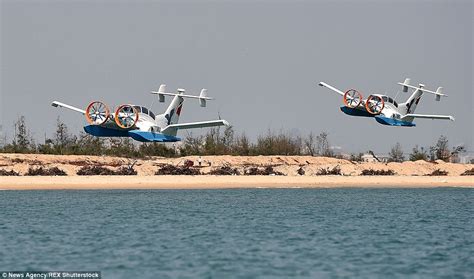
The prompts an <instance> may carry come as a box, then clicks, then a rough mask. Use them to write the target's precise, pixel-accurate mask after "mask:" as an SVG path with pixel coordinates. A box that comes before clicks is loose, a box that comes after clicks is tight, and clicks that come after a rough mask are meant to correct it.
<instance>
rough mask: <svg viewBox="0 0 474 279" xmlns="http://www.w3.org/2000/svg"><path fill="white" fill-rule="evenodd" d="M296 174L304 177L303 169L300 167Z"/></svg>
mask: <svg viewBox="0 0 474 279" xmlns="http://www.w3.org/2000/svg"><path fill="white" fill-rule="evenodd" d="M296 173H298V174H299V175H304V174H305V173H306V172H305V171H304V169H303V168H302V167H300V168H299V169H298V170H297V171H296Z"/></svg>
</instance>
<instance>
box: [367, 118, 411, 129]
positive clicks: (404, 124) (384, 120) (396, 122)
mask: <svg viewBox="0 0 474 279" xmlns="http://www.w3.org/2000/svg"><path fill="white" fill-rule="evenodd" d="M375 120H376V121H377V122H378V123H380V124H383V125H389V126H399V127H415V126H416V125H415V123H412V122H407V121H402V120H398V119H393V118H389V117H383V116H376V117H375Z"/></svg>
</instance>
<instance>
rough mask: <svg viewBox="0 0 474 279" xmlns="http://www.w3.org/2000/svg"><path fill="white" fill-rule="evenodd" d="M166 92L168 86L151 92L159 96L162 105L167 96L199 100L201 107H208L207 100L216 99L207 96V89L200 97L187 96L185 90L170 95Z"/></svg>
mask: <svg viewBox="0 0 474 279" xmlns="http://www.w3.org/2000/svg"><path fill="white" fill-rule="evenodd" d="M165 91H166V85H165V84H162V85H160V88H159V89H158V91H151V94H157V95H158V97H159V100H160V102H161V103H163V102H164V101H165V96H173V97H174V96H180V97H183V98H190V99H199V103H200V104H201V107H205V106H206V101H207V100H214V98H211V97H208V96H207V89H202V90H201V94H199V96H194V95H186V94H184V92H185V90H184V89H178V93H170V92H165Z"/></svg>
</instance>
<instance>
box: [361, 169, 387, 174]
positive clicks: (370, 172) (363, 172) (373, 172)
mask: <svg viewBox="0 0 474 279" xmlns="http://www.w3.org/2000/svg"><path fill="white" fill-rule="evenodd" d="M360 175H395V172H394V171H393V170H374V169H365V170H363V171H362V172H361V174H360Z"/></svg>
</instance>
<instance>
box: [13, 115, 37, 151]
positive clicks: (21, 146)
mask: <svg viewBox="0 0 474 279" xmlns="http://www.w3.org/2000/svg"><path fill="white" fill-rule="evenodd" d="M12 145H13V149H14V152H15V153H29V152H32V151H34V150H35V146H34V142H33V139H32V137H31V135H30V132H29V130H28V128H27V126H26V121H25V117H24V116H20V117H19V118H18V120H17V121H16V122H15V137H14V138H13V142H12Z"/></svg>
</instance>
